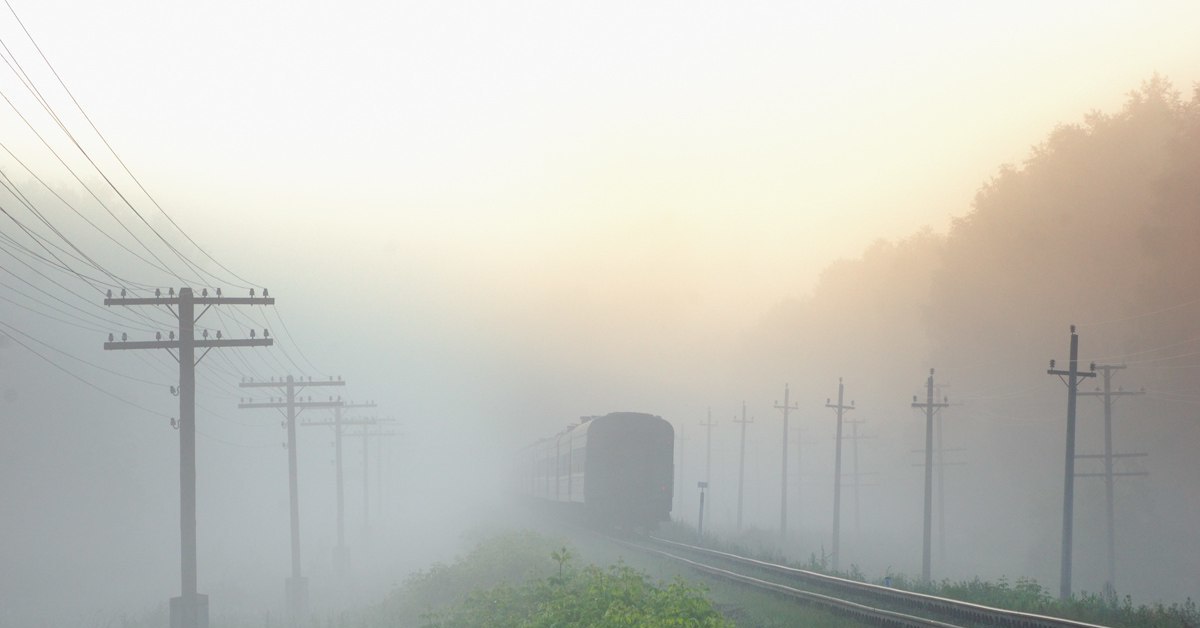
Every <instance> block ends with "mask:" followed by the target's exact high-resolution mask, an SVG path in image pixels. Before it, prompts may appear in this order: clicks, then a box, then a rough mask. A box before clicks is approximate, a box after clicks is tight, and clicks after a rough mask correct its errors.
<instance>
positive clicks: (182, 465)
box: [104, 288, 392, 628]
mask: <svg viewBox="0 0 1200 628" xmlns="http://www.w3.org/2000/svg"><path fill="white" fill-rule="evenodd" d="M274 304H275V299H274V298H272V297H270V296H268V294H267V291H266V290H263V291H262V296H261V297H256V296H255V295H254V291H253V290H251V291H250V296H249V297H226V296H223V295H221V292H220V290H218V291H217V292H216V296H211V297H210V296H209V294H208V290H207V289H205V290H203V291H202V293H201V295H200V296H196V294H195V292H194V291H193V289H191V288H181V289H180V290H179V292H178V294H176V292H175V290H174V289H171V290H169V291H168V294H167V295H165V296H164V295H163V294H162V293H161V292H159V291H156V292H155V296H154V297H144V298H143V297H138V298H128V297H126V296H125V294H124V291H122V293H121V296H119V297H113V296H112V293H111V291H110V292H109V294H108V295H107V298H105V299H104V305H106V306H125V307H131V306H143V305H151V306H165V307H166V308H167V309H168V310H169V311H170V312H171V313H172V314H173V315H174V316H175V317H176V319H178V330H177V332H176V331H172V332H170V333H169V337H168V338H167V339H163V338H162V336H161V334H160V335H158V337H157V338H156V339H155V340H152V341H131V340H128V338H127V336H126V335H124V334H122V336H121V339H120V340H117V339H115V338H114V337H113V336H112V335H111V334H110V335H109V338H108V342H106V343H104V349H105V350H131V349H166V350H167V351H169V352H171V353H172V356H173V357H175V358H176V359H177V360H178V362H179V388H178V390H177V391H175V389H174V388H173V392H177V394H178V396H179V419H178V421H175V420H172V424H173V425H174V426H175V427H176V428H177V429H178V430H179V489H180V491H179V493H180V495H179V512H180V524H179V525H180V579H181V586H180V589H181V591H180V595H179V596H178V597H174V598H171V601H170V625H171V626H172V627H173V628H208V624H209V621H208V619H209V610H208V609H209V604H208V596H207V595H203V594H200V593H199V592H198V590H197V589H198V587H197V568H196V564H197V560H196V554H197V551H196V366H197V365H198V364H199V363H200V361H201V360H203V359H204V357H205V356H206V355H208V352H209V351H211V350H212V349H217V348H229V347H269V346H271V345H272V344H274V340H273V339H271V338H270V332H269V331H268V330H265V329H264V330H262V337H261V338H255V335H256V334H255V331H254V330H251V331H250V338H242V339H233V338H229V339H225V338H221V333H220V332H217V334H216V337H215V338H209V334H208V331H207V330H206V331H204V332H203V334H202V336H203V337H202V338H200V339H197V338H196V323H197V321H198V320H199V318H200V317H202V316H203V315H204V314H205V313H206V312H207V311H208V309H209V308H212V307H214V306H230V305H250V306H254V305H274ZM196 306H203V308H204V309H203V310H202V311H201V312H200V314H199V315H197V314H196ZM197 349H203V350H204V351H203V353H201V354H200V355H199V357H197V356H196V350H197ZM344 385H345V382H344V381H342V380H341V378H340V377H339V378H337V379H336V380H335V379H333V378H330V379H329V380H328V381H327V380H323V379H321V380H314V379H313V378H311V377H309V378H304V377H297V376H293V375H287V376H285V377H280V378H279V379H278V380H276V379H274V378H272V380H271V381H243V382H241V383H240V384H239V387H240V388H258V389H261V388H271V389H275V390H278V391H280V393H281V394H282V396H281V397H278V398H271V399H270V400H269V401H253V400H249V399H243V400H242V402H241V403H239V404H238V408H241V409H261V408H271V409H276V410H279V411H281V412H282V413H283V416H284V422H283V426H284V428H286V430H287V442H286V443H285V445H284V447H286V449H287V458H288V494H289V505H290V521H289V528H290V533H291V575H290V576H289V577H288V578H286V579H285V582H284V590H285V597H286V602H287V615H288V621H289V623H290V624H291V625H293V626H298V625H300V624H301V623H302V622H303V621H304V617H305V616H306V615H307V605H308V602H307V600H308V581H307V579H306V578H305V577H304V576H303V574H302V573H301V564H302V563H301V560H300V494H299V477H298V472H297V466H298V462H297V456H298V446H297V439H296V419H297V417H298V416H299V415H300V413H302V412H303V411H304V410H306V409H319V408H331V409H333V410H334V420H333V421H332V422H330V421H325V422H308V423H304V425H332V426H334V428H335V449H336V457H337V504H338V508H337V526H338V547H337V548H335V550H334V560H335V564H337V566H338V570H339V573H342V574H344V573H345V570H346V565H347V562H348V553H347V550H346V546H345V534H344V523H343V520H344V514H343V510H344V497H343V487H342V455H341V454H342V447H341V442H342V438H341V437H342V434H343V430H344V428H345V426H348V425H361V426H362V427H363V430H364V431H363V433H362V436H363V444H364V446H363V508H364V512H363V515H364V526H365V525H366V522H365V519H366V516H367V514H368V510H367V509H368V508H369V506H368V503H369V499H370V495H369V492H368V487H367V485H366V482H367V477H368V476H367V447H366V443H367V439H368V438H371V437H379V436H390V435H392V433H390V432H382V431H378V432H371V431H370V430H369V429H368V428H369V426H370V425H374V424H377V423H384V422H388V421H389V420H386V419H358V420H346V419H344V418H343V417H342V411H343V410H344V409H347V408H368V407H370V408H373V407H375V404H374V403H366V404H355V403H347V402H344V401H342V400H341V398H340V397H339V398H338V399H336V400H335V399H334V398H333V397H330V398H329V399H328V401H313V400H312V398H311V397H309V398H301V397H300V396H299V395H300V393H301V392H303V391H304V390H305V389H308V388H314V387H324V386H344Z"/></svg>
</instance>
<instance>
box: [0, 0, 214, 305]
mask: <svg viewBox="0 0 1200 628" xmlns="http://www.w3.org/2000/svg"><path fill="white" fill-rule="evenodd" d="M9 8H10V9H11V8H12V7H11V5H10V6H9ZM15 15H16V14H15V12H14V16H15ZM0 48H3V49H4V51H5V52H7V53H8V55H9V56H11V57H12V59H11V60H10V59H9V56H5V55H3V54H0V58H3V60H4V62H5V64H6V65H8V68H9V69H10V70H11V71H12V72H13V74H14V75H16V76H17V79H18V80H20V81H21V83H22V85H24V86H25V89H26V90H27V91H29V93H30V94H31V95H33V97H34V99H35V100H37V101H38V104H40V105H41V106H42V109H43V110H44V111H45V112H46V114H47V115H49V116H50V118H51V119H52V120H53V121H54V123H55V124H57V125H58V128H59V130H61V131H62V132H63V134H64V135H65V136H66V137H67V139H69V140H70V141H71V143H72V144H73V145H74V146H75V148H76V149H77V150H78V151H79V152H80V154H82V155H83V156H84V158H85V159H87V161H88V163H89V164H91V166H92V168H93V169H94V170H95V171H96V173H97V174H99V175H100V177H101V178H102V179H104V181H105V182H106V183H108V186H109V187H110V188H112V190H113V192H115V193H116V194H117V196H118V197H120V199H121V200H122V201H124V202H125V205H126V206H127V207H129V209H130V210H132V211H133V213H134V214H135V215H136V216H137V217H138V218H139V219H140V220H141V221H142V222H143V223H144V224H145V226H146V227H147V228H148V229H150V231H151V233H153V234H154V235H155V236H157V237H158V238H159V239H160V240H162V242H163V243H164V244H166V245H167V248H168V249H170V250H171V251H172V252H174V253H175V254H176V255H177V256H178V257H179V258H180V261H182V262H183V263H184V266H185V267H186V268H188V269H189V270H191V271H192V272H193V273H195V272H196V268H195V267H194V265H193V264H192V262H191V260H188V259H187V258H185V257H184V256H183V255H181V254H180V253H179V251H177V250H176V249H175V248H174V246H173V245H172V244H171V243H170V242H168V241H167V240H166V238H164V237H163V236H162V235H161V234H159V233H158V231H157V230H156V229H155V228H154V226H153V225H151V224H150V223H149V221H147V220H146V219H145V218H144V217H143V216H142V215H141V213H140V212H138V210H137V208H136V207H134V206H133V204H132V203H130V202H129V200H128V199H126V198H125V196H124V194H123V193H122V192H121V191H120V190H119V189H117V187H116V185H114V184H113V182H112V181H111V180H110V179H109V178H108V175H107V174H106V173H105V172H104V171H103V170H102V169H101V168H100V166H99V165H97V164H96V162H95V161H94V160H93V159H92V157H91V155H90V154H89V153H88V152H87V150H86V149H84V148H83V146H82V145H81V144H80V143H79V141H78V140H77V139H76V138H75V135H74V134H73V133H72V132H71V130H70V129H68V128H67V126H66V124H65V123H63V121H62V118H60V117H59V116H58V113H57V112H56V111H55V110H54V108H53V107H51V106H50V103H49V101H47V100H46V98H45V96H43V95H42V92H41V90H40V89H38V88H37V86H36V85H35V84H34V82H33V79H32V78H31V77H30V76H29V74H28V73H26V72H25V68H24V67H22V66H21V63H20V61H19V60H17V59H16V56H15V55H13V54H12V51H11V50H10V49H9V47H8V44H7V43H6V42H5V41H4V40H3V38H0ZM4 99H5V100H7V101H8V102H9V105H10V106H12V107H13V109H14V111H16V106H15V105H14V104H13V103H12V101H11V100H9V99H8V97H7V96H4ZM18 115H19V116H21V118H22V120H24V119H25V117H24V116H23V115H21V114H20V112H19V111H18ZM26 124H27V125H28V126H30V129H31V130H33V131H34V134H35V135H38V137H39V139H41V135H40V134H39V133H37V131H36V130H34V129H33V127H32V125H29V124H28V121H26ZM43 144H46V147H47V148H50V146H49V144H48V143H46V142H45V140H43ZM51 152H54V151H53V149H51ZM55 156H57V153H55ZM60 161H62V160H61V158H60ZM62 163H63V165H64V166H66V163H65V162H62ZM68 169H69V167H68ZM72 174H74V173H73V172H72ZM77 178H78V177H77ZM80 183H81V184H82V183H83V182H82V181H80ZM84 187H85V188H86V187H87V186H86V185H85V186H84ZM88 191H89V192H91V190H90V188H88ZM92 196H93V198H96V200H97V201H98V202H101V201H100V199H99V198H98V197H96V195H95V194H94V193H93V194H92ZM101 204H102V205H103V202H101ZM105 209H107V206H105ZM109 213H110V215H112V213H111V212H109ZM113 218H114V219H117V218H116V216H115V215H114V216H113ZM117 221H118V222H120V220H119V219H117ZM122 227H124V224H123V223H122ZM126 231H127V232H128V233H129V234H130V235H131V236H133V237H134V239H135V240H137V239H138V238H137V236H136V235H134V234H133V232H132V231H129V229H128V228H126ZM139 244H142V246H143V247H144V248H146V250H147V252H149V253H150V254H151V256H152V257H154V258H155V259H156V260H158V261H160V262H162V260H161V259H159V258H158V257H157V256H155V255H154V253H153V251H151V250H150V249H149V247H147V246H146V245H145V243H143V242H141V241H140V240H139ZM162 263H163V264H164V266H165V265H166V264H165V262H162ZM196 277H197V279H200V275H199V274H198V273H197V274H196ZM179 279H180V281H183V278H182V277H179ZM201 282H202V283H203V280H201Z"/></svg>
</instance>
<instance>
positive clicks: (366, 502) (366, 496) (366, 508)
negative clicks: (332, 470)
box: [358, 419, 396, 541]
mask: <svg viewBox="0 0 1200 628" xmlns="http://www.w3.org/2000/svg"><path fill="white" fill-rule="evenodd" d="M394 422H395V421H393V420H392V419H375V423H394ZM395 435H396V433H395V432H384V431H382V430H381V431H377V432H372V431H371V430H370V427H369V426H363V428H362V432H361V433H359V434H358V436H362V445H363V449H362V452H363V540H364V541H366V538H367V536H368V535H369V533H370V532H369V531H370V523H369V522H370V514H371V491H370V487H369V486H368V485H367V478H369V477H370V473H369V472H368V470H369V465H368V459H367V455H368V452H369V451H370V446H369V440H370V439H372V438H383V437H387V436H395Z"/></svg>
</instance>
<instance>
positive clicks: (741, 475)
mask: <svg viewBox="0 0 1200 628" xmlns="http://www.w3.org/2000/svg"><path fill="white" fill-rule="evenodd" d="M733 422H734V423H741V424H742V444H741V447H740V448H739V452H738V505H737V529H738V532H741V531H742V491H743V489H744V488H745V485H746V483H745V479H746V424H747V423H753V422H754V419H747V418H746V402H745V401H743V402H742V419H741V420H740V421H739V420H738V418H737V417H734V418H733Z"/></svg>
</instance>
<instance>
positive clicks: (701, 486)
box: [696, 482, 708, 538]
mask: <svg viewBox="0 0 1200 628" xmlns="http://www.w3.org/2000/svg"><path fill="white" fill-rule="evenodd" d="M696 487H697V488H699V489H700V515H699V523H698V524H697V526H696V531H697V532H698V533H699V534H700V538H704V489H706V488H708V482H696Z"/></svg>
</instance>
